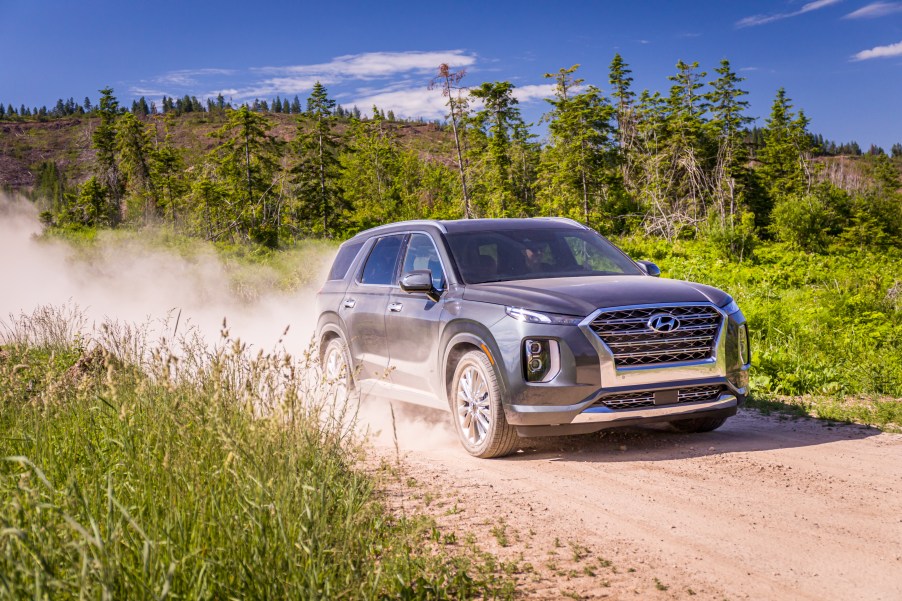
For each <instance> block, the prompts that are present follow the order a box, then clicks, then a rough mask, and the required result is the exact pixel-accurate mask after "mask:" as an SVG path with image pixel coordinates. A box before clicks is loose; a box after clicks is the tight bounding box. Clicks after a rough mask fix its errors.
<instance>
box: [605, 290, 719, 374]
mask: <svg viewBox="0 0 902 601" xmlns="http://www.w3.org/2000/svg"><path fill="white" fill-rule="evenodd" d="M658 314H669V316H672V317H674V318H676V320H678V321H679V327H678V328H676V329H675V330H673V331H671V332H657V331H655V330H653V329H651V327H649V325H648V322H649V320H650V319H651V318H652V317H654V316H656V315H658ZM721 322H722V318H721V315H720V313H718V312H717V311H716V310H715V309H714V307H711V306H708V305H683V306H679V307H641V308H638V307H637V308H635V309H619V310H612V311H603V312H602V313H600V314H599V315H598V317H596V318H595V320H594V321H592V324H591V327H592V330H593V331H594V332H595V333H596V334H598V336H599V337H600V338H601V339H602V340H603V341H604V343H605V344H607V345H608V347H609V348H610V349H611V351H612V352H613V353H614V362H615V363H616V364H617V365H619V366H630V365H657V364H659V363H679V362H684V361H697V360H700V359H707V358H709V357H711V356H712V355H713V354H714V343H715V341H716V340H717V334H718V332H719V330H720V326H721Z"/></svg>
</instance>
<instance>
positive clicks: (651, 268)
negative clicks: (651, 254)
mask: <svg viewBox="0 0 902 601" xmlns="http://www.w3.org/2000/svg"><path fill="white" fill-rule="evenodd" d="M636 265H638V266H639V269H641V270H642V271H644V272H645V273H646V275H650V276H652V277H654V278H656V277H660V275H661V269H660V268H659V267H658V266H657V265H655V264H654V263H652V262H651V261H636Z"/></svg>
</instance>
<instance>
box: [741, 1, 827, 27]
mask: <svg viewBox="0 0 902 601" xmlns="http://www.w3.org/2000/svg"><path fill="white" fill-rule="evenodd" d="M840 2H842V0H813V1H812V2H808V3H807V4H803V5H802V8H800V9H799V10H797V11H793V12H788V13H771V14H769V15H752V16H750V17H744V18H742V19H739V21H737V22H736V27H754V26H756V25H764V24H765V23H773V22H774V21H780V20H783V19H789V18H790V17H797V16H799V15H804V14H805V13H810V12H811V11H815V10H819V9H821V8H826V7H828V6H831V5H833V4H838V3H840Z"/></svg>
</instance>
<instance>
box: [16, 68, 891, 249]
mask: <svg viewBox="0 0 902 601" xmlns="http://www.w3.org/2000/svg"><path fill="white" fill-rule="evenodd" d="M577 68H578V65H574V66H572V67H569V68H564V69H560V70H559V71H558V72H556V73H550V74H546V76H547V77H548V78H549V79H553V80H554V81H555V84H556V85H555V86H554V93H553V97H552V98H550V99H549V111H548V113H547V114H546V115H545V116H544V118H543V120H544V121H545V122H546V123H547V126H548V129H547V132H548V135H547V137H546V138H545V139H544V140H542V141H539V139H538V138H537V136H536V135H535V134H533V133H531V131H530V127H531V126H530V125H529V124H526V123H524V121H523V119H522V117H521V115H520V111H519V108H518V103H517V94H516V88H515V87H514V85H513V84H512V83H510V82H506V81H500V82H485V83H482V84H481V85H478V86H475V87H474V88H472V89H471V90H469V91H468V90H466V89H465V88H463V87H462V86H461V85H460V83H461V80H462V78H463V77H464V75H465V72H464V71H463V70H460V71H456V72H454V71H451V69H450V67H448V65H440V66H439V69H438V75H437V77H435V78H434V79H433V80H432V82H431V84H430V87H436V88H440V89H441V92H442V94H443V95H444V96H445V97H446V98H447V106H448V109H449V113H448V117H449V123H448V125H449V126H448V127H443V126H441V125H437V126H436V125H433V124H425V123H423V122H422V121H421V122H420V123H419V124H416V123H414V122H413V121H412V120H410V119H405V118H404V117H403V116H402V117H401V118H400V119H397V120H394V119H390V120H388V121H386V119H385V115H386V113H387V112H388V113H393V111H392V110H388V111H387V112H386V110H385V109H383V108H379V107H373V118H372V119H368V118H366V117H362V116H361V113H360V111H359V109H357V107H353V108H352V109H350V110H348V109H345V108H343V107H341V106H338V105H337V104H336V102H335V100H334V99H332V98H330V97H329V94H328V90H327V89H326V88H325V86H323V85H322V83H320V82H317V83H316V84H315V85H314V86H313V89H312V91H311V94H310V96H309V97H308V98H307V99H306V102H305V104H304V106H306V110H302V105H301V100H300V99H299V98H297V97H295V98H294V100H293V101H292V102H291V103H289V102H288V100H287V99H282V98H281V97H277V98H274V99H256V100H255V101H254V102H253V103H251V104H250V106H247V105H244V106H241V107H237V108H234V107H232V106H231V105H230V104H229V103H227V102H226V100H225V98H223V97H222V96H220V97H218V98H217V99H215V100H214V99H209V101H208V102H207V106H206V108H204V106H202V105H201V103H200V102H199V101H198V100H197V99H196V98H193V97H190V96H185V97H184V98H181V99H172V98H164V99H163V106H162V108H163V113H164V114H163V115H159V114H157V113H156V110H155V107H154V106H152V105H147V103H146V100H143V99H138V100H135V101H134V102H133V103H132V110H131V111H125V110H123V109H122V108H120V106H119V102H118V100H117V99H116V97H115V96H114V95H113V90H112V89H110V88H105V89H103V90H101V94H102V95H101V98H100V101H99V103H98V105H96V106H94V105H91V104H90V103H89V102H88V103H86V105H85V107H84V108H82V107H79V106H78V105H75V103H74V100H72V99H70V101H68V102H64V101H62V100H60V102H58V103H57V108H56V109H54V114H59V115H67V114H80V113H86V112H87V114H89V115H90V116H89V117H88V118H87V119H86V122H87V124H88V125H89V126H90V127H91V128H93V131H92V146H93V149H94V151H95V154H94V155H93V156H91V157H90V158H88V159H87V160H78V161H74V160H70V159H66V160H63V161H62V162H61V161H59V160H54V161H49V162H48V161H46V160H45V158H44V157H45V156H46V155H41V156H42V158H41V160H40V161H37V160H33V159H32V160H31V161H30V162H29V163H30V164H29V165H28V168H29V169H32V170H33V172H34V173H36V180H37V181H36V184H35V189H36V190H37V193H38V194H43V195H45V196H47V197H48V198H49V199H51V200H49V202H45V204H44V205H43V206H41V207H40V208H41V209H45V210H46V209H49V214H46V215H45V216H44V222H45V223H47V224H50V225H51V226H61V227H68V226H69V225H71V224H73V223H74V224H82V225H90V226H93V225H94V224H100V225H103V226H106V225H112V226H116V225H117V224H118V223H119V221H120V220H121V218H123V217H124V218H126V219H128V221H129V223H128V225H138V224H142V223H143V224H147V223H154V222H158V221H162V222H164V223H166V224H167V225H171V226H172V227H173V228H174V229H177V230H179V231H187V232H190V233H193V234H195V235H199V236H202V237H205V238H208V239H210V240H215V241H220V242H228V243H251V244H252V245H265V246H267V247H269V248H278V247H280V246H281V245H283V244H287V245H290V244H291V242H292V241H294V240H297V239H299V238H304V237H310V236H321V237H325V238H343V237H346V236H349V235H351V234H353V233H355V232H357V231H359V230H361V229H362V228H366V227H371V226H374V225H379V224H381V223H385V222H387V221H392V220H397V219H402V218H404V219H406V218H429V217H442V218H458V217H474V216H480V217H527V216H532V215H558V216H567V217H571V218H574V219H577V220H580V221H583V222H585V223H587V224H589V225H590V226H591V227H593V228H595V229H598V230H600V231H603V232H605V233H609V234H616V235H623V234H630V233H637V232H640V231H641V232H644V233H645V234H650V235H654V236H661V237H663V238H665V239H667V240H669V241H671V242H673V241H676V240H680V239H686V238H695V239H701V238H707V239H709V243H710V246H711V248H712V249H716V251H717V252H719V253H721V256H724V257H731V258H740V257H743V258H744V257H746V256H747V255H748V253H749V251H750V249H751V248H752V247H753V246H754V244H755V242H756V237H757V236H761V237H764V238H768V239H769V238H777V239H779V240H781V241H785V242H786V243H788V244H790V245H793V246H794V247H796V248H803V249H806V250H809V251H815V252H824V251H826V250H828V249H829V248H830V247H832V246H845V247H857V248H865V247H886V248H889V247H899V246H902V223H900V221H902V199H900V196H899V184H900V179H899V167H900V165H899V161H898V159H891V158H890V157H888V156H887V155H886V154H885V153H884V152H882V151H880V149H878V148H876V147H874V148H872V149H871V150H870V151H869V153H868V154H867V155H864V156H860V157H856V158H855V159H849V160H848V162H847V163H846V162H836V161H835V160H832V161H831V159H824V157H823V154H824V153H825V152H828V150H827V147H832V148H833V150H832V151H829V152H839V151H842V149H843V148H846V147H847V146H848V148H846V150H849V151H850V152H852V151H853V150H855V148H857V145H842V146H837V145H836V144H833V143H832V142H831V143H828V142H827V141H825V140H824V139H823V137H822V136H816V135H812V134H811V133H810V132H808V129H807V128H808V119H807V117H806V116H805V114H804V112H803V111H802V110H796V109H795V108H794V107H793V106H792V102H791V100H790V99H789V97H788V95H787V93H786V91H785V90H783V89H780V90H778V91H777V94H776V98H775V100H774V103H773V106H772V108H771V112H770V116H769V117H768V119H767V121H766V126H765V127H764V128H763V129H759V128H757V127H752V128H751V129H749V127H750V124H751V122H752V119H751V117H750V116H749V115H747V110H748V102H747V100H746V97H747V92H746V91H745V90H743V89H742V85H743V79H742V78H741V77H739V76H738V75H737V73H736V72H734V70H733V68H732V66H731V65H730V63H729V61H727V60H726V59H724V60H722V61H721V62H720V64H719V66H718V67H717V68H716V69H714V70H713V71H712V74H711V76H710V77H709V76H708V74H707V72H706V71H704V70H702V68H701V67H700V66H699V64H698V63H697V62H689V61H683V60H680V61H678V62H677V64H676V72H675V73H674V74H673V75H672V76H671V77H670V78H669V80H670V83H671V85H670V87H669V91H667V92H665V94H664V95H662V94H661V93H659V92H653V91H649V90H643V91H641V92H638V93H637V92H635V91H633V89H632V84H633V78H632V72H631V70H630V68H629V66H628V65H627V63H626V62H625V61H624V59H623V58H622V57H621V56H620V55H615V56H614V59H613V60H612V62H611V64H610V73H609V82H610V97H605V96H604V95H603V94H602V93H601V91H600V90H599V88H597V87H595V86H593V85H591V83H588V84H587V83H586V82H583V81H582V80H581V79H578V78H577V77H576V72H577ZM467 92H469V93H467ZM270 107H271V109H270ZM386 108H388V107H386ZM270 110H271V111H272V112H268V111H270ZM22 111H26V109H25V108H24V107H23V108H22ZM36 112H37V113H38V114H39V115H40V112H41V111H40V110H36ZM9 113H10V111H9V110H6V114H9ZM45 113H46V111H45ZM286 113H290V114H291V115H292V116H290V117H289V116H288V115H286ZM29 114H30V112H29V113H27V114H25V116H24V117H22V116H21V115H19V114H18V113H14V118H16V119H19V118H20V117H22V118H27V117H28V115H29ZM292 124H294V125H295V127H294V131H291V127H290V126H291V125H292ZM161 127H162V129H163V132H162V133H163V135H162V136H161V132H160V131H159V130H160V128H161ZM214 127H218V130H217V131H216V132H215V137H216V145H215V147H214V148H212V149H210V144H209V140H203V139H198V137H197V135H196V132H197V131H203V132H204V135H206V133H209V131H210V129H213V128H214ZM55 129H59V128H55ZM51 133H52V132H51V129H50V128H34V129H33V130H32V131H30V134H34V135H35V136H36V137H38V136H49V135H51ZM192 135H194V136H195V137H194V139H192ZM452 136H453V137H452ZM29 145H32V146H34V148H37V147H38V146H40V145H39V144H37V143H34V142H31V141H24V140H19V136H16V137H10V139H2V140H0V150H3V151H4V152H7V151H8V152H9V153H10V154H11V155H13V156H18V154H21V153H23V151H25V150H28V149H29ZM45 145H46V146H49V147H52V146H53V142H50V143H48V144H45ZM853 146H854V147H853ZM7 149H8V150H7ZM72 152H73V154H74V153H75V152H78V151H77V150H72ZM857 152H858V154H861V153H860V149H859V150H858V151H857ZM893 152H895V151H893ZM815 154H817V155H819V156H814V155H815ZM843 161H845V159H843ZM63 165H68V167H66V168H65V169H60V166H63ZM837 165H838V167H837ZM454 168H456V171H457V174H456V177H455V175H454V172H453V169H454ZM850 171H851V174H850V173H849V172H850ZM88 175H94V176H95V177H96V183H97V184H99V185H100V187H101V188H103V190H99V189H96V186H95V184H91V185H90V186H88V187H87V188H84V187H82V188H75V187H72V188H68V187H67V182H69V181H71V182H82V181H84V180H85V179H86V177H87V176H88ZM824 182H832V183H833V184H835V185H837V186H844V187H845V188H846V190H845V192H843V193H839V192H837V191H836V190H835V189H834V188H833V187H831V186H830V185H827V184H825V183H824ZM101 197H104V198H105V202H106V204H107V205H108V207H103V208H102V210H94V211H93V212H92V211H91V210H89V209H90V206H89V205H91V203H94V205H97V202H98V201H99V199H100V198H101ZM69 205H73V206H71V207H70V206H69ZM455 205H456V206H455ZM97 208H100V207H99V206H98V207H97ZM747 215H754V224H750V223H747V220H748V217H747Z"/></svg>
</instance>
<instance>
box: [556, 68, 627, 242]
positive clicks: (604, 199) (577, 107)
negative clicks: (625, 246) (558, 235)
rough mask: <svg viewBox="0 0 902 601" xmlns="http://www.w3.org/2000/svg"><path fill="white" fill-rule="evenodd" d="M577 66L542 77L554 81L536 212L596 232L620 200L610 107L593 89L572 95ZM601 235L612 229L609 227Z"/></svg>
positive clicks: (620, 188) (577, 83)
mask: <svg viewBox="0 0 902 601" xmlns="http://www.w3.org/2000/svg"><path fill="white" fill-rule="evenodd" d="M578 67H579V65H573V66H572V67H570V68H569V69H561V70H560V71H559V72H558V73H556V74H552V73H546V74H545V77H546V78H552V79H554V80H555V82H556V83H555V92H554V98H552V99H549V100H548V103H549V104H550V105H551V107H552V108H551V111H550V112H549V113H547V114H546V115H545V116H544V117H543V119H544V120H545V121H547V122H548V132H549V137H550V140H549V145H548V147H547V148H546V149H545V152H544V153H542V156H541V161H540V163H539V181H538V183H539V194H538V200H539V207H540V211H541V212H542V213H543V214H545V215H561V216H565V217H570V218H572V219H576V220H579V221H582V222H583V223H586V224H588V225H593V226H595V227H599V226H600V225H602V224H605V225H608V224H607V223H605V221H606V216H607V215H608V214H609V213H611V212H613V211H611V209H612V208H613V205H615V204H616V199H618V198H620V197H622V196H623V194H622V182H621V179H620V178H621V175H620V173H619V170H618V168H617V164H616V151H615V148H614V135H613V134H614V130H613V127H612V125H611V122H612V119H613V117H614V107H613V106H611V104H610V103H609V102H608V101H607V99H605V98H604V97H603V96H602V95H601V91H600V90H598V88H596V87H594V86H588V87H587V88H586V90H585V91H584V92H581V93H578V94H577V93H574V89H575V88H577V87H578V86H580V85H581V84H582V82H583V80H582V79H577V78H575V77H574V76H573V74H574V73H575V72H576V70H577V68H578ZM605 229H608V230H610V229H612V228H610V227H608V228H605Z"/></svg>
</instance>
